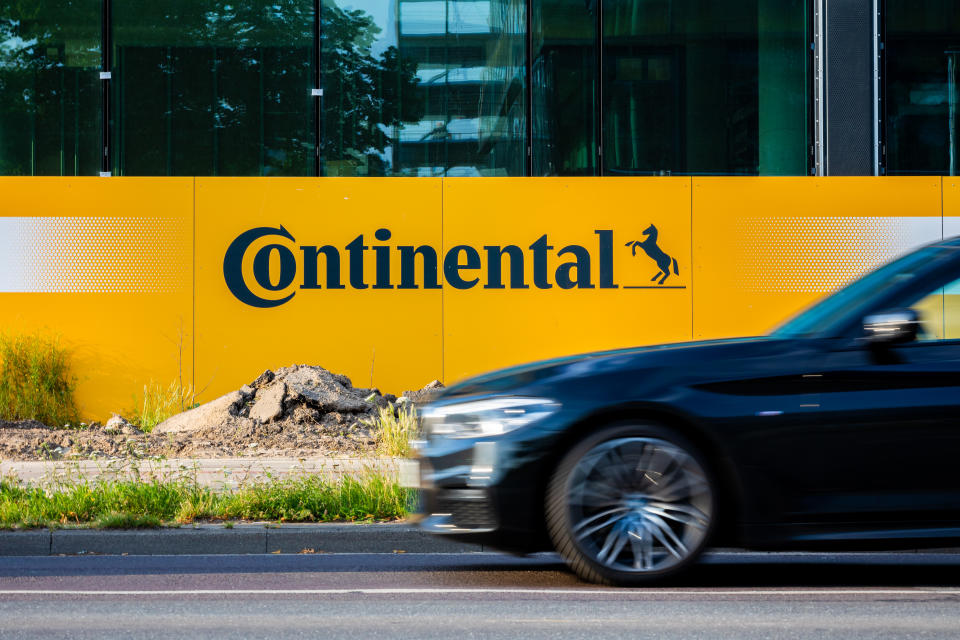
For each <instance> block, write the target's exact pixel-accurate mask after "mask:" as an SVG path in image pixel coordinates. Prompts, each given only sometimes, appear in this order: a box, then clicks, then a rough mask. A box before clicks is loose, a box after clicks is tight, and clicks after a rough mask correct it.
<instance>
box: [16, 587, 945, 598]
mask: <svg viewBox="0 0 960 640" xmlns="http://www.w3.org/2000/svg"><path fill="white" fill-rule="evenodd" d="M460 593H489V594H498V593H499V594H513V595H522V594H532V595H617V596H623V595H635V596H636V595H640V596H798V595H799V596H844V595H874V596H875V595H905V596H911V595H951V596H960V589H952V588H945V589H937V588H917V589H712V590H699V591H687V590H683V589H656V588H652V589H643V590H637V589H489V588H476V589H471V588H455V589H438V588H376V589H365V588H358V589H156V590H147V589H140V590H122V589H104V590H76V589H3V590H0V596H8V595H82V596H147V595H154V596H156V595H171V596H176V595H320V596H322V595H352V594H359V595H417V594H422V595H455V594H460Z"/></svg>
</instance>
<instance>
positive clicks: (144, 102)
mask: <svg viewBox="0 0 960 640" xmlns="http://www.w3.org/2000/svg"><path fill="white" fill-rule="evenodd" d="M112 5H113V10H112V14H113V15H112V18H113V19H112V44H113V55H112V62H113V64H112V69H111V71H112V74H113V78H115V81H113V82H111V85H112V88H113V105H114V106H113V114H114V121H115V126H114V131H115V136H116V138H115V141H114V142H115V150H116V151H115V153H114V156H113V164H114V168H113V172H114V173H115V174H116V175H140V176H143V175H153V176H184V175H228V176H230V175H239V176H251V175H252V176H256V175H294V176H296V175H300V176H302V175H313V173H314V170H315V165H316V133H315V131H316V120H315V113H314V105H313V98H311V95H310V90H311V88H313V87H314V86H315V84H316V81H315V71H314V69H315V55H314V50H315V48H314V46H313V42H314V22H315V21H314V9H313V1H312V0H245V1H244V2H239V3H238V2H233V1H232V0H162V1H157V2H150V3H141V2H131V1H125V2H121V1H116V2H113V3H112Z"/></svg>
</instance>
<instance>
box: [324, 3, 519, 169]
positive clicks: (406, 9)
mask: <svg viewBox="0 0 960 640" xmlns="http://www.w3.org/2000/svg"><path fill="white" fill-rule="evenodd" d="M525 7H526V5H525V4H524V2H523V0H426V1H421V0H395V1H387V2H384V1H383V0H331V1H329V2H324V4H323V9H322V11H323V13H322V21H321V22H322V36H321V38H322V51H321V65H322V72H323V89H324V100H323V135H322V149H321V151H322V157H323V161H324V174H325V175H341V176H350V175H364V176H366V175H369V176H382V175H388V176H390V175H400V176H443V175H446V176H457V175H459V176H478V175H523V174H524V168H525V164H526V162H525V161H526V127H525V109H526V106H525V97H524V96H525V90H524V87H525V73H526V67H525V58H526V55H525V22H526V20H525V18H526V8H525Z"/></svg>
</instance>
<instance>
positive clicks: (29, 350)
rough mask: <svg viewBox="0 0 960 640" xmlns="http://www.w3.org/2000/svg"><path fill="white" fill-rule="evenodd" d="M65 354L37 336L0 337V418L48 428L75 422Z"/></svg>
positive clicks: (54, 343)
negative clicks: (37, 422)
mask: <svg viewBox="0 0 960 640" xmlns="http://www.w3.org/2000/svg"><path fill="white" fill-rule="evenodd" d="M76 384H77V381H76V378H75V377H74V376H73V374H72V373H71V372H70V356H69V353H68V352H67V351H66V350H65V349H64V348H63V347H61V346H60V343H59V341H58V340H57V339H55V338H49V337H45V336H42V335H40V334H32V335H0V418H3V419H5V420H39V421H40V422H42V423H44V424H47V425H50V426H55V427H59V426H63V425H66V424H73V423H76V422H78V420H79V416H78V412H77V406H76V403H75V401H74V398H73V392H74V389H75V388H76Z"/></svg>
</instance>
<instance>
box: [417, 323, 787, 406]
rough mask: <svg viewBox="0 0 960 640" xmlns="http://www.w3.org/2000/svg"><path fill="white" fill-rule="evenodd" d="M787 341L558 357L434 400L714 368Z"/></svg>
mask: <svg viewBox="0 0 960 640" xmlns="http://www.w3.org/2000/svg"><path fill="white" fill-rule="evenodd" d="M785 342H788V341H785V340H782V339H777V338H771V337H767V336H762V337H750V338H729V339H725V340H701V341H695V342H676V343H670V344H660V345H653V346H646V347H633V348H629V349H616V350H612V351H597V352H593V353H584V354H578V355H571V356H565V357H562V358H553V359H550V360H541V361H537V362H531V363H527V364H522V365H518V366H514V367H509V368H506V369H500V370H496V371H491V372H489V373H484V374H481V375H478V376H474V377H471V378H468V379H466V380H463V381H461V382H458V383H456V384H454V385H452V386H450V387H448V388H447V389H445V390H444V391H443V392H442V393H441V394H440V395H439V396H437V397H436V398H435V401H440V400H445V399H448V398H450V399H453V398H455V397H461V396H473V395H483V394H491V393H502V392H505V391H511V390H515V389H520V388H522V387H526V386H528V385H532V384H536V383H538V382H542V381H545V380H548V379H551V378H559V377H563V376H568V375H569V376H582V375H589V374H590V373H591V372H598V373H599V372H605V373H610V372H611V371H616V370H623V371H624V372H626V371H634V370H638V369H654V368H662V367H674V366H683V365H687V364H691V363H694V362H695V363H697V365H698V366H702V365H709V364H711V363H716V362H718V361H722V360H729V359H736V358H744V357H754V356H757V355H763V354H767V353H772V352H775V351H778V350H782V349H783V347H784V343H785Z"/></svg>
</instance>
